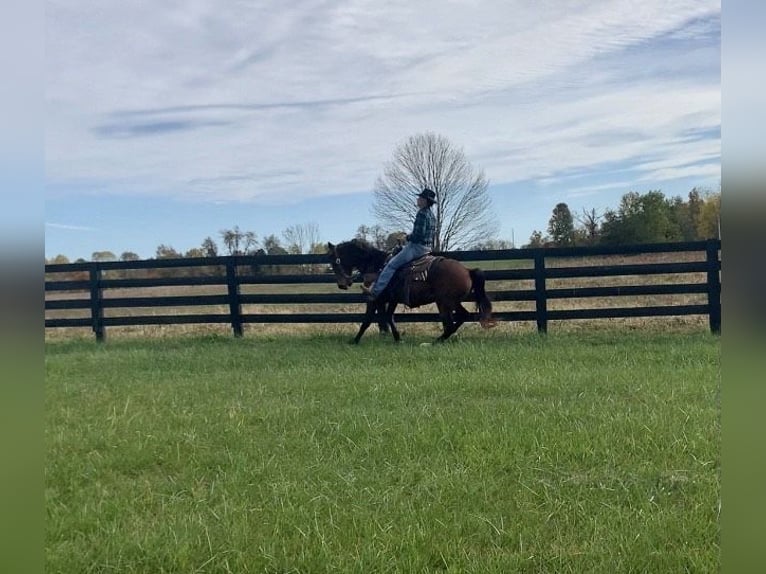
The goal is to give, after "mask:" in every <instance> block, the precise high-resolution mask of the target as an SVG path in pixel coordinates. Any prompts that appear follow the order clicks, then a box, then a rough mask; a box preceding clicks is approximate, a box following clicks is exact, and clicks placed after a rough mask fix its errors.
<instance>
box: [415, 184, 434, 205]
mask: <svg viewBox="0 0 766 574" xmlns="http://www.w3.org/2000/svg"><path fill="white" fill-rule="evenodd" d="M418 197H422V198H423V199H427V200H428V201H430V202H431V203H436V194H435V193H434V192H433V191H431V190H430V189H428V188H427V187H426V188H424V189H423V191H421V192H420V193H419V194H418Z"/></svg>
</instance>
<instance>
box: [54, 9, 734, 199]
mask: <svg viewBox="0 0 766 574" xmlns="http://www.w3.org/2000/svg"><path fill="white" fill-rule="evenodd" d="M48 6H49V8H48V10H47V14H46V18H47V22H46V24H47V30H48V54H49V56H48V74H47V78H48V85H47V88H48V89H47V94H48V107H47V126H48V130H47V135H46V152H47V160H46V170H47V177H48V179H49V181H50V182H51V185H50V187H49V189H50V190H51V191H50V193H55V192H56V191H55V190H58V189H62V186H61V185H57V183H59V182H64V181H75V180H76V181H81V182H83V183H84V184H87V182H89V181H97V182H99V184H100V185H102V187H101V188H100V189H101V190H102V192H103V193H115V192H119V193H144V194H163V195H170V196H176V197H184V198H190V199H195V200H208V201H233V200H236V201H255V202H259V201H260V202H269V203H271V202H276V201H280V200H282V201H285V202H288V201H295V200H296V199H298V198H301V197H316V196H321V195H331V194H339V193H354V192H365V191H368V190H369V189H371V187H372V184H373V182H374V179H375V177H376V175H377V174H378V173H379V172H380V170H381V169H382V166H383V164H384V163H385V162H386V161H387V160H388V159H389V158H390V157H391V153H392V152H393V149H394V147H395V146H396V144H398V143H400V142H401V141H403V140H404V139H406V138H407V137H408V136H410V135H412V134H414V133H418V132H422V131H427V130H428V131H434V132H437V133H441V134H443V135H445V136H447V137H448V138H449V139H450V140H451V141H453V143H455V144H456V145H457V146H459V147H462V148H463V149H464V150H465V152H466V155H467V156H468V158H469V160H471V161H472V162H473V163H475V164H476V165H477V167H480V168H483V169H484V170H485V173H486V174H487V176H488V177H489V179H490V180H491V181H492V182H493V183H498V184H499V183H504V182H514V181H522V180H529V179H542V178H554V177H556V176H557V175H558V174H566V173H571V172H572V171H573V170H579V171H580V172H583V173H589V172H599V171H600V170H602V169H603V168H604V166H609V165H612V164H616V163H629V164H632V165H633V168H634V171H633V172H632V174H633V175H634V177H635V178H636V180H637V181H641V180H642V179H644V178H647V179H652V178H656V177H675V175H674V174H679V173H686V174H699V176H700V177H709V176H710V175H711V174H712V173H713V172H714V171H715V169H716V166H720V105H721V98H720V50H719V47H718V41H719V39H720V3H719V2H711V1H696V0H694V1H692V0H689V1H680V0H679V1H673V2H666V1H659V0H647V1H645V2H642V3H641V4H640V5H636V3H635V2H631V1H628V0H611V1H585V0H582V1H580V0H572V1H563V0H562V1H556V2H553V1H542V2H536V3H528V2H507V1H497V2H482V3H472V2H447V3H444V2H435V1H432V2H429V1H426V2H418V3H412V2H404V1H396V2H387V3H385V5H382V4H379V3H376V2H372V1H371V0H347V1H338V2H332V3H315V2H308V1H298V2H294V3H293V2H291V3H288V4H285V3H283V2H276V1H275V2H258V3H255V4H254V5H250V6H246V5H243V4H242V3H224V4H221V3H216V2H213V1H212V0H195V1H194V2H187V1H180V0H178V1H175V0H174V1H170V0H163V1H160V2H156V3H153V4H152V5H151V6H149V5H145V6H144V5H135V4H131V3H128V4H114V5H111V4H110V5H109V8H104V9H102V10H92V9H89V8H88V4H87V3H86V2H84V0H83V1H82V2H76V1H75V2H66V3H63V2H59V1H57V0H51V1H50V2H49V4H48ZM94 55H97V56H98V57H94ZM718 169H720V167H718Z"/></svg>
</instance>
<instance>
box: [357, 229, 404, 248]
mask: <svg viewBox="0 0 766 574" xmlns="http://www.w3.org/2000/svg"><path fill="white" fill-rule="evenodd" d="M389 235H390V234H389V233H386V231H385V230H384V229H383V228H382V227H381V226H380V225H373V226H372V227H369V226H367V225H360V226H359V227H358V228H357V230H356V235H354V237H355V238H357V239H362V240H363V241H366V242H367V243H369V244H370V245H373V246H375V247H377V248H378V249H388V247H387V242H388V237H389ZM405 235H406V233H405Z"/></svg>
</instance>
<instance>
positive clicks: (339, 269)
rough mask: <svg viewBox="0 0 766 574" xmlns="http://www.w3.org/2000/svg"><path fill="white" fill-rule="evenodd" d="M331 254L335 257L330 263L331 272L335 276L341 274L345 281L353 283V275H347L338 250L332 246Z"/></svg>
mask: <svg viewBox="0 0 766 574" xmlns="http://www.w3.org/2000/svg"><path fill="white" fill-rule="evenodd" d="M332 254H333V256H334V257H335V260H334V261H333V262H332V263H330V266H331V267H332V270H333V273H335V275H336V276H341V277H343V279H345V280H346V282H347V283H349V284H351V283H353V281H354V280H353V277H351V275H348V274H347V273H346V270H345V269H343V264H342V263H341V261H340V256H338V250H337V248H335V247H333V248H332Z"/></svg>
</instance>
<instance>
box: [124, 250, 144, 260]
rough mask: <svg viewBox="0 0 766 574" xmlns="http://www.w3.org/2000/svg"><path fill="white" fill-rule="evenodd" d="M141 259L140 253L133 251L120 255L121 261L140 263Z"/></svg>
mask: <svg viewBox="0 0 766 574" xmlns="http://www.w3.org/2000/svg"><path fill="white" fill-rule="evenodd" d="M139 259H141V258H140V257H139V256H138V253H133V252H132V251H123V252H122V253H121V254H120V261H138V260H139Z"/></svg>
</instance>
